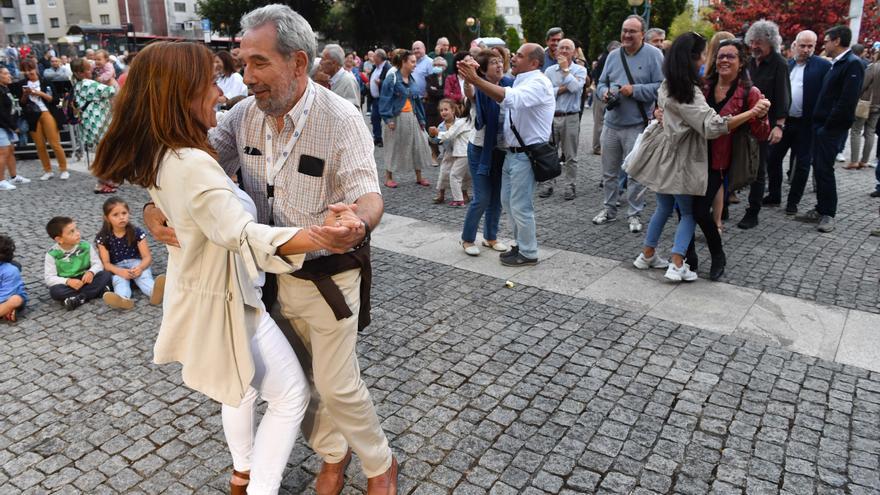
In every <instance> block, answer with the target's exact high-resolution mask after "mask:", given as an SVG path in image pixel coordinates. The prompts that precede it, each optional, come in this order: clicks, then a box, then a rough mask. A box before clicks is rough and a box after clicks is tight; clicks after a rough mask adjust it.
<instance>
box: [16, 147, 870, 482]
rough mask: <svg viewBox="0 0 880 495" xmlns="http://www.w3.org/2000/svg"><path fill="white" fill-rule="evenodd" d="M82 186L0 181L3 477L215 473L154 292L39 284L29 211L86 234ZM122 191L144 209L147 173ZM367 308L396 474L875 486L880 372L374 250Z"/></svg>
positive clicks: (90, 198)
mask: <svg viewBox="0 0 880 495" xmlns="http://www.w3.org/2000/svg"><path fill="white" fill-rule="evenodd" d="M22 171H23V172H24V173H26V174H29V175H30V176H32V177H33V176H34V175H35V171H36V168H35V167H34V165H33V164H32V163H31V164H24V165H23V166H22ZM91 186H92V180H91V179H89V178H87V177H86V176H84V175H82V174H79V173H74V174H73V177H72V178H71V180H70V181H68V182H61V181H59V180H57V179H56V180H53V181H50V182H49V183H37V182H35V183H32V184H29V185H27V186H24V187H21V188H20V190H18V191H14V192H12V193H3V195H0V218H2V230H3V231H4V232H8V233H10V234H12V235H13V236H14V237H15V239H16V241H17V243H18V249H19V252H18V255H19V257H18V259H19V261H20V262H21V263H22V264H23V265H24V267H25V271H24V275H25V279H26V282H27V286H28V289H29V291H30V294H31V298H32V305H31V308H30V310H29V311H28V312H27V313H26V314H25V315H24V316H23V318H22V319H21V321H20V322H19V323H17V324H15V325H9V324H5V323H4V324H0V339H2V340H0V342H2V346H0V397H2V398H3V400H2V401H0V486H2V487H3V492H4V493H28V494H38V493H50V492H52V493H89V494H102V493H125V494H138V493H146V494H156V493H199V494H210V493H223V492H224V490H225V486H226V480H227V476H228V473H229V470H230V457H229V455H228V453H227V452H226V448H225V443H224V440H223V436H222V432H221V428H220V418H219V408H218V406H217V405H216V404H214V403H212V402H210V401H209V400H207V399H206V398H205V397H204V396H201V395H200V394H198V393H195V392H192V391H191V390H189V389H187V388H186V387H184V386H183V385H182V383H181V380H180V374H179V368H178V367H177V366H172V365H167V366H161V367H159V366H155V365H152V364H150V360H151V355H152V344H153V341H154V338H155V332H156V329H157V328H158V322H159V319H160V312H159V310H158V308H154V307H150V306H149V305H147V304H146V303H145V301H144V300H143V298H140V299H139V300H138V301H137V307H136V309H135V310H133V311H128V312H119V311H113V310H110V309H108V308H106V307H105V306H103V305H102V304H100V303H98V302H91V303H89V304H87V305H85V306H83V307H81V308H79V309H77V310H76V311H73V312H67V311H65V310H63V309H61V307H60V306H58V305H57V304H56V303H54V302H52V301H50V300H49V298H48V293H47V290H46V289H45V287H44V286H43V284H42V281H41V278H42V276H41V272H40V270H41V266H42V255H43V252H44V250H45V249H46V247H47V246H48V245H49V243H50V241H49V240H48V239H47V238H46V235H45V233H44V231H43V225H44V223H45V221H46V220H47V219H48V218H49V217H50V216H51V215H54V214H62V213H64V214H70V215H72V216H74V217H75V218H76V219H77V220H78V222H79V224H80V226H81V228H82V230H83V232H84V237H85V238H90V237H91V235H92V234H93V233H94V232H95V231H96V230H97V228H98V223H99V220H100V213H99V212H100V203H101V202H102V201H103V199H104V198H103V197H101V196H95V195H93V194H91V193H90V192H89V191H90V189H91ZM398 192H400V193H406V192H407V191H406V188H405V187H404V188H403V189H402V190H401V191H395V193H394V194H392V195H390V197H389V201H390V203H391V205H390V206H391V209H400V208H402V207H398V206H396V205H395V204H394V203H395V202H396V201H400V200H401V198H402V196H403V195H402V194H398ZM423 194H424V193H423ZM122 195H123V196H124V197H125V198H126V199H128V200H129V201H130V204H131V205H132V207H133V213H134V214H135V217H139V213H138V212H139V209H140V208H139V207H140V205H141V204H143V202H144V201H145V200H146V195H145V194H144V193H143V191H138V190H135V188H133V187H126V188H124V189H123V191H122ZM431 211H434V210H431ZM436 211H445V210H443V209H439V208H438V209H436ZM542 215H547V213H546V212H544V213H542ZM770 216H771V215H768V217H770ZM768 223H769V222H768ZM153 254H154V257H155V258H156V265H157V267H156V270H155V271H156V272H157V273H161V272H162V271H164V264H165V256H164V252H163V250H162V249H160V248H158V247H157V246H154V247H153ZM374 308H375V309H374V322H373V324H372V325H371V326H370V327H369V328H368V329H367V330H366V331H365V332H364V333H363V334H362V335H361V339H360V346H359V349H358V350H359V354H360V361H361V365H362V370H363V376H364V379H365V380H366V382H367V383H368V385H369V387H370V389H371V391H372V393H373V398H374V400H375V402H376V404H377V407H378V411H379V414H380V416H381V417H382V419H383V426H384V428H385V430H386V432H387V433H388V435H389V438H390V441H391V445H392V447H393V449H394V451H395V452H396V454H397V455H398V458H399V459H400V461H401V493H412V494H433V493H437V494H446V493H456V494H471V493H473V494H482V493H498V494H508V493H509V494H540V493H565V494H571V493H621V494H623V493H627V494H628V493H633V494H640V495H641V494H654V493H660V494H665V493H681V494H702V493H718V494H728V493H731V494H733V493H740V494H742V493H746V494H770V493H788V494H797V495H804V494H812V493H817V494H841V495H844V494H850V495H856V494H859V495H861V494H880V374H878V373H869V372H867V371H865V370H862V369H859V368H854V367H850V366H844V365H839V364H834V363H829V362H826V361H822V360H819V359H816V358H811V357H806V356H803V355H798V354H794V353H790V352H786V351H783V350H780V349H778V348H774V347H767V346H764V345H761V344H757V343H754V342H747V341H744V340H741V339H738V338H733V337H724V336H720V335H718V334H715V333H711V332H707V331H704V330H701V329H697V328H692V327H687V326H680V325H676V324H672V323H669V322H665V321H662V320H659V319H655V318H650V317H641V318H638V319H635V318H633V317H632V316H631V315H629V314H627V313H626V312H624V311H622V310H618V309H614V308H610V307H608V306H604V305H600V304H597V303H595V302H590V301H587V300H584V299H578V298H573V297H568V296H563V295H559V294H553V293H550V292H547V291H540V290H538V289H535V288H533V287H528V286H525V285H519V286H516V287H514V288H512V289H507V288H504V286H503V281H502V280H499V279H495V278H491V277H488V276H482V275H477V274H474V273H471V272H466V271H463V270H459V269H455V268H452V267H449V266H446V265H442V264H436V263H431V262H427V261H424V260H419V259H416V258H413V257H410V256H406V255H402V254H395V253H391V252H387V251H381V250H377V252H376V253H375V286H374ZM684 309H685V308H683V310H684ZM318 467H319V460H318V459H317V458H316V457H315V456H314V455H312V454H311V452H310V451H309V450H308V449H307V447H305V446H304V445H303V444H302V442H300V443H298V444H297V446H296V448H295V449H294V452H293V454H292V456H291V458H290V460H289V466H288V470H287V475H286V477H285V479H284V484H283V490H282V492H283V493H312V491H311V483H312V480H313V477H314V473H315V471H316V470H317V469H318ZM348 473H349V476H350V478H349V480H348V487H347V488H346V490H345V493H362V492H363V491H364V489H365V486H366V480H365V479H364V477H363V475H360V474H357V473H358V469H357V464H356V463H355V464H353V466H352V467H351V468H350V469H349V471H348Z"/></svg>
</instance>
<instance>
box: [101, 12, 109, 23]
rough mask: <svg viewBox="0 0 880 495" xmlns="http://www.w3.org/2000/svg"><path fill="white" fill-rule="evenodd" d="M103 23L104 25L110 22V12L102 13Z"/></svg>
mask: <svg viewBox="0 0 880 495" xmlns="http://www.w3.org/2000/svg"><path fill="white" fill-rule="evenodd" d="M101 24H102V25H104V26H106V25H107V24H110V14H101Z"/></svg>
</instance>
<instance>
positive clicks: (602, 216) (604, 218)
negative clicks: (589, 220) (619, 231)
mask: <svg viewBox="0 0 880 495" xmlns="http://www.w3.org/2000/svg"><path fill="white" fill-rule="evenodd" d="M615 220H617V217H609V216H608V211H606V210H602V211H600V212H599V214H598V215H596V216H595V217H593V223H595V224H596V225H605V224H606V223H608V222H613V221H615Z"/></svg>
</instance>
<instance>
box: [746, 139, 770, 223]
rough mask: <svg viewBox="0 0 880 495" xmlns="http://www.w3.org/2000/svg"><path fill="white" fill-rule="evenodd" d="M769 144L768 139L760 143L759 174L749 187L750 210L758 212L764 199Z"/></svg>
mask: <svg viewBox="0 0 880 495" xmlns="http://www.w3.org/2000/svg"><path fill="white" fill-rule="evenodd" d="M768 147H769V144H768V143H767V141H763V142H760V143H758V151H759V152H760V156H759V159H758V175H757V177H755V181H754V182H752V185H751V187H749V208H748V211H750V212H753V213H754V214H756V215H757V214H758V212H759V211H761V201H762V200H763V199H764V185H765V182H766V177H767V149H768Z"/></svg>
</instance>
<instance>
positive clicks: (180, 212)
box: [149, 148, 304, 406]
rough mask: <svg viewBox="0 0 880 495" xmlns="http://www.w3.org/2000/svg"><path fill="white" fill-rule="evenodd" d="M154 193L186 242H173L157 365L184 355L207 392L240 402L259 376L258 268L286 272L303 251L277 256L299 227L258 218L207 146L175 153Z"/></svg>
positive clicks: (191, 377)
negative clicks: (255, 352)
mask: <svg viewBox="0 0 880 495" xmlns="http://www.w3.org/2000/svg"><path fill="white" fill-rule="evenodd" d="M149 192H150V197H151V198H153V201H154V202H155V203H156V206H158V207H159V208H160V209H161V210H162V212H164V213H165V215H166V216H167V217H168V224H169V226H170V227H173V228H174V230H175V233H176V234H177V239H178V241H179V242H180V247H179V248H177V247H173V246H169V247H168V269H167V280H166V285H165V298H164V302H163V304H162V310H163V315H162V325H161V327H160V328H159V335H158V337H157V338H156V345H155V348H154V350H153V352H154V357H153V359H154V361H155V362H156V363H157V364H163V363H168V362H172V361H178V362H180V363H181V364H182V365H183V381H184V383H186V384H187V385H188V386H190V387H192V388H193V389H195V390H198V391H199V392H202V393H204V394H205V395H207V396H208V397H210V398H212V399H214V400H217V401H219V402H222V403H224V404H228V405H231V406H238V405H239V403H240V402H241V399H242V397H243V396H244V392H245V390H247V387H248V385H249V384H250V383H251V380H252V379H253V376H254V363H253V359H252V355H251V351H250V340H251V337H252V336H253V334H254V332H255V330H256V328H257V323H258V322H259V318H260V312H261V311H263V310H264V309H263V305H262V303H261V302H260V293H259V290H258V289H256V288H255V287H254V282H253V280H254V279H255V278H256V275H257V270H264V271H268V272H273V273H286V272H292V271H295V270H297V269H299V268H300V267H301V266H302V262H303V260H304V255H298V256H291V257H288V258H289V259H290V261H287V260H285V259H284V258H282V257H279V256H275V255H274V253H275V251H276V249H277V247H278V246H280V245H282V244H284V243H285V242H286V241H287V240H289V239H290V238H291V237H293V236H294V235H295V234H296V233H297V231H298V230H299V229H298V228H273V227H269V226H266V225H261V224H258V223H256V222H255V221H254V218H253V217H252V216H251V215H250V214H248V213H247V212H246V211H245V210H244V208H243V206H242V205H241V202H240V201H239V199H238V198H237V197H236V195H235V192H233V190H232V189H231V188H230V184H229V181H228V179H227V177H226V174H225V173H224V172H223V169H221V168H220V165H219V164H218V163H217V162H216V161H215V160H214V159H213V158H212V157H211V156H210V155H208V154H207V153H205V152H204V151H200V150H196V149H191V148H186V149H181V150H178V151H177V152H168V153H167V154H166V156H165V158H164V160H163V161H162V164H161V165H160V168H159V177H158V187H155V188H150V190H149Z"/></svg>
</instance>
